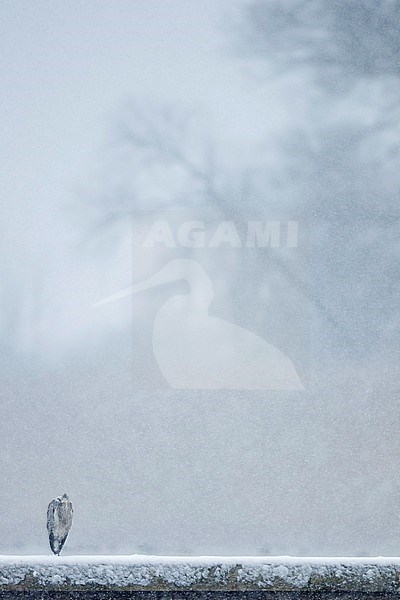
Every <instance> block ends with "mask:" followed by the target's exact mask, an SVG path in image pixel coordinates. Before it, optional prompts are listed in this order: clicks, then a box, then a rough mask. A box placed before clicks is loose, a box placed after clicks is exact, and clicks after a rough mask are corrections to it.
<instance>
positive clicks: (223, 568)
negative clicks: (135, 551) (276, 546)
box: [0, 555, 400, 595]
mask: <svg viewBox="0 0 400 600" xmlns="http://www.w3.org/2000/svg"><path fill="white" fill-rule="evenodd" d="M40 589H47V590H48V589H57V590H82V589H83V590H85V589H87V590H94V589H95V590H96V589H103V590H120V591H122V590H149V591H150V590H160V591H162V590H218V591H235V590H236V591H245V590H269V591H302V592H307V591H310V592H311V591H316V590H319V591H326V592H332V591H349V592H350V591H351V592H364V593H376V592H385V593H388V594H396V593H399V592H400V558H381V557H379V558H312V557H308V558H292V557H286V556H283V557H282V556H281V557H172V556H164V557H162V556H138V555H134V556H65V557H48V556H20V557H18V556H3V557H0V595H1V592H2V591H5V590H40Z"/></svg>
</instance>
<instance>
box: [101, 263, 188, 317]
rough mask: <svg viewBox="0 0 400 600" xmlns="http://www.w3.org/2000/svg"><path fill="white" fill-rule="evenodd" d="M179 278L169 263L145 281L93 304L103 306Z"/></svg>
mask: <svg viewBox="0 0 400 600" xmlns="http://www.w3.org/2000/svg"><path fill="white" fill-rule="evenodd" d="M177 279H179V276H177V274H176V273H172V272H171V270H170V269H168V265H167V266H166V267H164V268H162V269H161V271H159V272H158V273H156V274H155V275H153V276H152V277H149V278H148V279H145V280H144V281H140V282H139V283H135V285H131V286H129V287H127V288H125V289H123V290H120V291H119V292H116V293H115V294H112V295H111V296H107V297H106V298H103V300H100V301H99V302H96V303H95V304H93V305H92V308H96V307H97V306H101V305H102V304H109V303H110V302H115V301H116V300H121V299H122V298H127V297H128V296H133V295H134V294H137V293H138V292H143V291H144V290H148V289H149V288H152V287H155V286H157V285H162V284H163V283H170V282H171V281H176V280H177Z"/></svg>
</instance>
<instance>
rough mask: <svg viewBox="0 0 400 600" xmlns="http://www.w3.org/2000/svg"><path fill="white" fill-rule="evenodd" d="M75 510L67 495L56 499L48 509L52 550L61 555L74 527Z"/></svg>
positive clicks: (48, 527) (48, 525)
mask: <svg viewBox="0 0 400 600" xmlns="http://www.w3.org/2000/svg"><path fill="white" fill-rule="evenodd" d="M73 514H74V509H73V507H72V502H71V500H70V499H69V497H68V495H67V494H64V495H63V496H58V498H54V500H52V501H51V502H50V504H49V506H48V508H47V531H48V533H49V542H50V548H51V549H52V551H53V552H54V554H60V552H61V550H62V548H63V546H64V544H65V540H66V539H67V537H68V533H69V530H70V529H71V525H72V517H73Z"/></svg>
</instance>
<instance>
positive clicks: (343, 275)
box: [0, 0, 400, 555]
mask: <svg viewBox="0 0 400 600" xmlns="http://www.w3.org/2000/svg"><path fill="white" fill-rule="evenodd" d="M251 4H255V5H257V4H259V2H257V0H256V1H255V2H243V3H242V2H239V1H238V2H236V1H235V2H231V1H228V0H217V1H215V0H201V2H197V1H195V0H189V1H188V0H167V1H165V0H147V1H146V2H145V1H144V0H143V1H141V0H117V1H116V2H110V1H108V0H96V1H95V0H87V1H86V2H84V3H83V2H79V1H78V0H71V1H69V2H62V1H61V0H53V1H50V0H47V1H46V0H37V1H36V2H34V3H33V2H29V1H28V0H13V1H12V2H11V1H9V2H6V3H3V4H2V7H1V14H2V24H1V40H2V41H1V47H2V53H1V59H0V60H1V71H2V73H3V78H4V84H3V87H4V89H5V93H4V94H3V97H2V99H1V101H0V105H1V109H2V113H3V114H4V118H3V121H2V125H1V139H2V145H1V164H2V178H1V198H2V200H1V208H2V211H1V213H2V222H3V228H2V230H3V233H2V238H1V242H0V248H1V258H2V260H1V276H2V287H1V297H0V307H1V313H0V332H1V341H0V359H1V365H0V378H1V383H0V394H1V411H2V423H3V425H2V439H1V441H2V452H1V455H0V473H1V476H2V485H1V487H0V504H1V507H2V508H1V518H0V552H1V553H23V554H27V553H33V552H38V553H46V552H47V551H48V542H47V537H46V536H47V533H46V526H45V521H46V519H45V514H46V508H47V504H48V502H49V501H50V500H51V499H52V498H53V497H55V496H57V495H59V494H62V493H64V492H68V494H69V495H70V497H71V499H72V501H73V503H74V507H75V517H74V524H73V528H72V530H71V534H70V537H69V539H68V542H67V544H66V547H65V552H66V553H116V554H118V553H136V552H138V553H159V554H185V553H187V554H208V555H210V554H224V555H229V554H236V555H245V554H268V553H273V554H305V555H307V554H308V555H313V554H314V555H334V554H341V555H346V554H348V555H350V554H354V555H374V554H380V555H386V554H388V555H393V554H396V553H397V551H398V539H399V535H400V524H399V493H400V487H399V486H400V484H399V480H398V474H397V472H398V455H399V450H400V447H399V436H398V421H399V416H400V414H399V408H398V396H399V351H398V347H399V346H398V341H399V340H398V318H399V316H398V308H397V305H398V292H399V283H398V281H399V269H398V259H399V242H398V233H399V232H398V229H399V221H398V216H396V215H397V213H396V211H397V204H396V202H398V186H399V177H398V173H397V172H396V171H397V170H398V169H396V164H397V163H396V156H397V158H398V155H396V154H395V153H394V154H393V152H392V146H393V145H394V146H396V144H398V134H399V131H398V126H397V123H396V121H392V122H389V125H388V126H387V127H386V128H383V130H382V131H380V130H378V133H376V131H375V130H374V124H375V123H377V122H379V119H380V118H381V116H382V115H383V114H385V113H386V112H387V106H388V104H389V103H390V102H389V101H390V100H391V99H392V98H394V99H396V98H397V97H398V87H397V86H398V82H397V80H396V78H393V77H392V78H390V77H388V78H387V79H382V80H380V79H379V78H376V79H369V80H368V79H366V80H361V79H360V81H358V82H356V83H355V84H354V85H353V86H352V87H351V86H349V87H348V88H346V89H345V90H343V91H342V92H341V93H339V94H334V93H333V92H330V91H329V90H328V91H327V89H326V88H324V87H323V86H322V87H321V86H320V85H319V84H318V82H316V81H314V80H313V78H312V76H311V75H310V73H309V71H308V70H307V68H305V69H304V68H300V67H299V68H297V69H293V70H290V69H285V68H283V67H277V66H276V65H274V64H273V65H272V66H273V68H272V67H271V63H273V60H272V58H269V56H268V53H267V52H266V53H264V50H263V49H262V48H261V50H259V51H258V48H257V44H256V43H255V44H254V48H252V47H251V42H249V41H248V38H247V37H246V35H244V34H243V31H242V29H245V28H246V24H245V23H246V17H245V14H246V6H247V5H251ZM171 107H172V108H171ZM175 119H176V121H177V122H179V120H180V119H182V120H183V122H185V123H186V124H187V129H188V134H187V138H184V135H183V134H182V135H183V137H182V139H179V140H178V143H180V142H182V148H183V152H184V154H183V155H184V157H187V156H189V157H190V158H191V159H193V160H194V161H195V162H196V161H197V160H200V162H201V160H202V158H204V156H206V158H207V157H208V152H209V153H210V155H211V154H212V156H213V157H214V158H215V164H216V165H217V175H216V177H215V180H216V182H217V183H216V184H215V187H216V189H217V190H218V194H217V198H218V202H219V203H220V205H219V206H218V210H217V211H216V208H215V205H214V206H213V207H212V210H213V211H216V212H217V217H215V218H216V219H217V218H218V216H219V217H221V216H224V215H232V214H238V213H239V212H240V217H239V220H243V219H245V218H246V217H247V215H249V218H250V219H252V218H254V215H256V218H259V217H260V215H261V216H262V218H267V219H268V218H271V217H270V215H272V218H274V215H276V213H277V209H279V210H282V211H283V214H285V215H289V217H290V218H292V217H293V216H294V217H295V218H299V219H300V220H301V222H302V223H303V224H304V231H306V233H305V234H304V235H305V236H306V238H307V251H306V252H304V256H303V257H302V259H301V261H300V266H299V265H297V266H295V268H300V269H301V271H300V275H299V276H298V277H297V276H296V277H295V282H297V283H296V284H295V285H294V287H290V285H289V284H288V283H287V281H286V279H285V277H284V276H283V274H282V270H279V268H278V267H276V270H275V271H274V270H273V269H272V270H271V274H270V279H269V280H268V281H267V285H266V286H264V287H262V286H261V285H260V282H259V281H258V278H259V272H260V271H259V270H257V269H260V270H261V272H262V270H263V265H262V264H261V265H260V264H259V263H256V261H255V260H254V261H253V260H252V258H251V257H250V260H249V258H248V255H246V256H247V259H246V258H244V259H243V262H242V263H241V262H240V260H241V257H242V254H240V253H239V254H234V255H231V254H229V252H228V253H225V254H224V253H222V254H219V255H218V256H219V258H218V260H217V262H216V263H214V262H213V261H214V255H212V253H211V251H206V252H205V254H204V256H203V259H204V260H205V261H206V262H207V264H208V265H209V268H210V272H212V273H213V275H214V279H215V281H216V283H215V291H216V298H215V303H214V305H213V311H214V313H215V314H216V315H218V316H219V317H222V318H225V319H227V320H228V321H229V320H230V321H236V322H237V323H239V324H240V325H241V326H242V327H245V328H248V329H249V330H252V331H256V332H258V333H260V335H262V336H265V337H266V338H268V336H270V337H271V338H272V340H273V341H275V340H276V343H277V345H279V343H281V344H283V346H284V347H285V344H286V343H287V344H289V345H290V343H291V342H290V340H288V339H286V338H285V335H284V334H282V330H283V329H284V327H285V325H287V324H288V323H289V324H291V323H292V321H293V320H296V323H297V321H298V315H300V317H299V319H300V320H301V319H303V321H301V324H300V325H299V330H298V331H299V332H300V333H299V335H300V338H301V340H300V341H299V342H298V344H296V343H294V344H292V347H291V351H292V355H293V359H294V360H295V361H297V364H298V365H299V368H300V369H301V371H302V373H303V376H304V378H305V380H306V386H305V387H306V389H305V391H304V392H295V393H292V394H285V393H283V392H277V393H272V392H262V391H257V392H250V391H240V390H237V391H224V390H219V391H207V390H199V391H190V392H185V391H174V390H171V389H168V386H166V385H165V382H164V381H163V380H162V377H161V376H160V373H159V372H158V370H157V368H156V365H155V364H154V359H153V358H152V356H151V352H150V350H149V347H147V346H146V344H145V343H144V342H143V340H146V339H147V340H148V339H150V338H149V336H150V329H151V322H152V318H153V317H154V315H155V312H156V310H157V309H158V307H159V306H160V304H161V303H162V302H163V301H165V300H166V299H167V298H169V297H170V296H171V293H172V290H175V291H178V290H179V291H180V290H181V289H182V285H181V284H173V285H171V286H170V287H169V288H168V289H161V288H160V290H159V291H158V292H155V293H154V294H153V295H152V296H150V295H148V296H143V297H137V298H136V299H135V300H134V302H133V305H132V304H131V303H124V302H121V303H118V304H114V305H112V306H111V305H110V306H108V307H107V308H106V309H102V310H94V309H93V308H92V305H93V304H94V303H95V302H97V301H99V300H101V299H102V298H103V297H105V296H108V295H109V294H112V293H113V292H115V291H116V290H119V289H120V288H124V287H126V286H127V285H129V284H130V283H131V280H132V279H136V280H139V279H141V278H142V277H143V275H144V274H146V272H147V269H149V268H150V271H151V270H152V269H153V270H154V268H153V267H154V264H156V262H157V260H158V259H159V258H160V257H159V256H156V257H154V256H152V255H148V256H147V257H146V258H143V257H142V258H141V260H143V261H146V260H147V261H148V263H140V262H139V264H138V261H136V260H135V253H134V247H133V246H134V240H132V228H131V217H130V213H131V212H132V211H135V210H138V211H143V210H145V211H146V210H150V211H152V210H157V211H160V213H156V214H163V211H164V210H165V208H168V207H171V206H173V207H174V208H176V206H177V205H178V206H179V205H180V204H181V205H183V207H184V208H185V209H187V206H188V205H190V204H191V203H195V205H196V211H197V210H199V207H200V214H201V210H203V209H204V207H205V205H206V204H207V198H206V194H205V192H204V190H203V189H202V188H201V185H202V184H201V183H199V181H197V180H196V179H195V178H194V179H193V178H191V176H190V173H189V174H188V173H187V172H185V170H184V169H183V170H182V169H181V166H182V165H179V164H175V163H174V161H172V163H171V162H169V161H171V157H170V156H165V155H163V152H164V154H165V152H167V153H168V150H167V151H165V149H164V150H162V151H160V150H159V149H157V148H156V149H155V155H156V157H154V156H151V157H150V158H149V157H148V156H147V157H146V158H145V159H144V158H143V157H142V155H141V154H140V152H141V149H140V148H139V149H138V148H135V147H134V146H135V144H134V143H133V144H132V143H130V142H129V138H128V141H127V137H126V136H125V137H124V135H125V134H126V132H129V131H134V132H137V131H139V132H140V134H141V132H142V130H143V131H144V135H145V136H146V135H149V132H148V131H147V130H146V127H144V125H143V123H146V122H147V121H150V123H152V124H154V127H155V130H156V132H160V135H161V139H162V140H169V139H170V137H171V139H175V138H174V135H175V134H174V123H175ZM396 127H397V129H396ZM143 128H144V129H143ZM369 128H371V130H372V133H371V135H370V137H367V138H366V142H365V143H364V144H363V145H362V146H360V147H359V148H358V147H357V152H354V153H353V154H351V155H350V157H351V160H352V162H351V164H349V163H348V158H347V156H348V155H347V154H346V152H347V151H348V146H346V144H347V143H348V144H350V142H348V139H349V136H350V134H351V133H352V132H353V131H354V132H355V135H357V132H360V131H361V132H363V131H369ZM178 129H179V127H178ZM171 131H172V133H171ZM169 136H170V137H169ZM152 143H153V142H152ZM139 146H140V144H139ZM211 148H213V150H212V151H211ZM204 149H206V150H204ZM157 152H159V153H158V154H157ZM204 152H205V155H204V156H203V154H204ZM307 152H309V153H310V154H307ZM313 152H314V154H315V156H314V154H313V155H312V153H313ZM185 153H186V154H185ZM311 155H312V158H310V156H311ZM393 155H394V156H395V158H393ZM199 157H200V158H199ZM318 161H320V169H319V170H318V169H317V170H316V171H312V168H314V169H315V165H316V164H318ZM310 164H311V165H312V168H311V167H310ZM316 173H317V175H316ZM331 189H332V194H331V196H330V195H329V193H328V192H327V190H331ZM227 205H228V206H227ZM359 205H362V206H363V207H365V211H364V212H362V211H360V210H359V209H358V207H359ZM221 206H222V208H221ZM238 207H239V208H240V211H239V210H238ZM278 212H279V211H278ZM196 214H197V213H196ZM321 215H322V217H321ZM363 215H364V216H363ZM393 215H395V216H393ZM214 216H215V214H214ZM325 216H328V217H329V218H327V219H326V220H324V217H325ZM166 258H169V255H166ZM281 259H282V260H284V259H285V260H286V259H287V257H286V255H285V254H284V253H282V257H281ZM288 260H289V266H290V257H289V259H288ZM261 261H262V258H261ZM279 264H281V263H278V265H279ZM285 264H286V263H285ZM252 269H254V270H252ZM285 273H286V271H285ZM299 280H301V281H306V282H307V286H308V287H307V289H306V290H305V288H304V287H302V284H301V285H300V284H299V283H298V281H299ZM173 286H174V287H173ZM274 289H277V290H279V293H276V295H274ZM271 290H272V291H271ZM279 294H280V295H279ZM281 297H285V298H286V299H287V303H286V304H285V306H284V308H283V309H282V306H280V298H281ZM255 298H258V299H260V298H261V299H262V302H261V303H260V302H256V301H255ZM132 306H133V309H132ZM285 311H286V312H285ZM275 315H278V316H277V317H276V318H275ZM296 331H297V330H296ZM278 342H279V343H278ZM300 342H301V343H300ZM303 342H304V344H305V345H303Z"/></svg>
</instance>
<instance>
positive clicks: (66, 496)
mask: <svg viewBox="0 0 400 600" xmlns="http://www.w3.org/2000/svg"><path fill="white" fill-rule="evenodd" d="M61 500H63V501H64V502H66V501H67V500H69V496H68V494H63V495H62V496H61Z"/></svg>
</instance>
